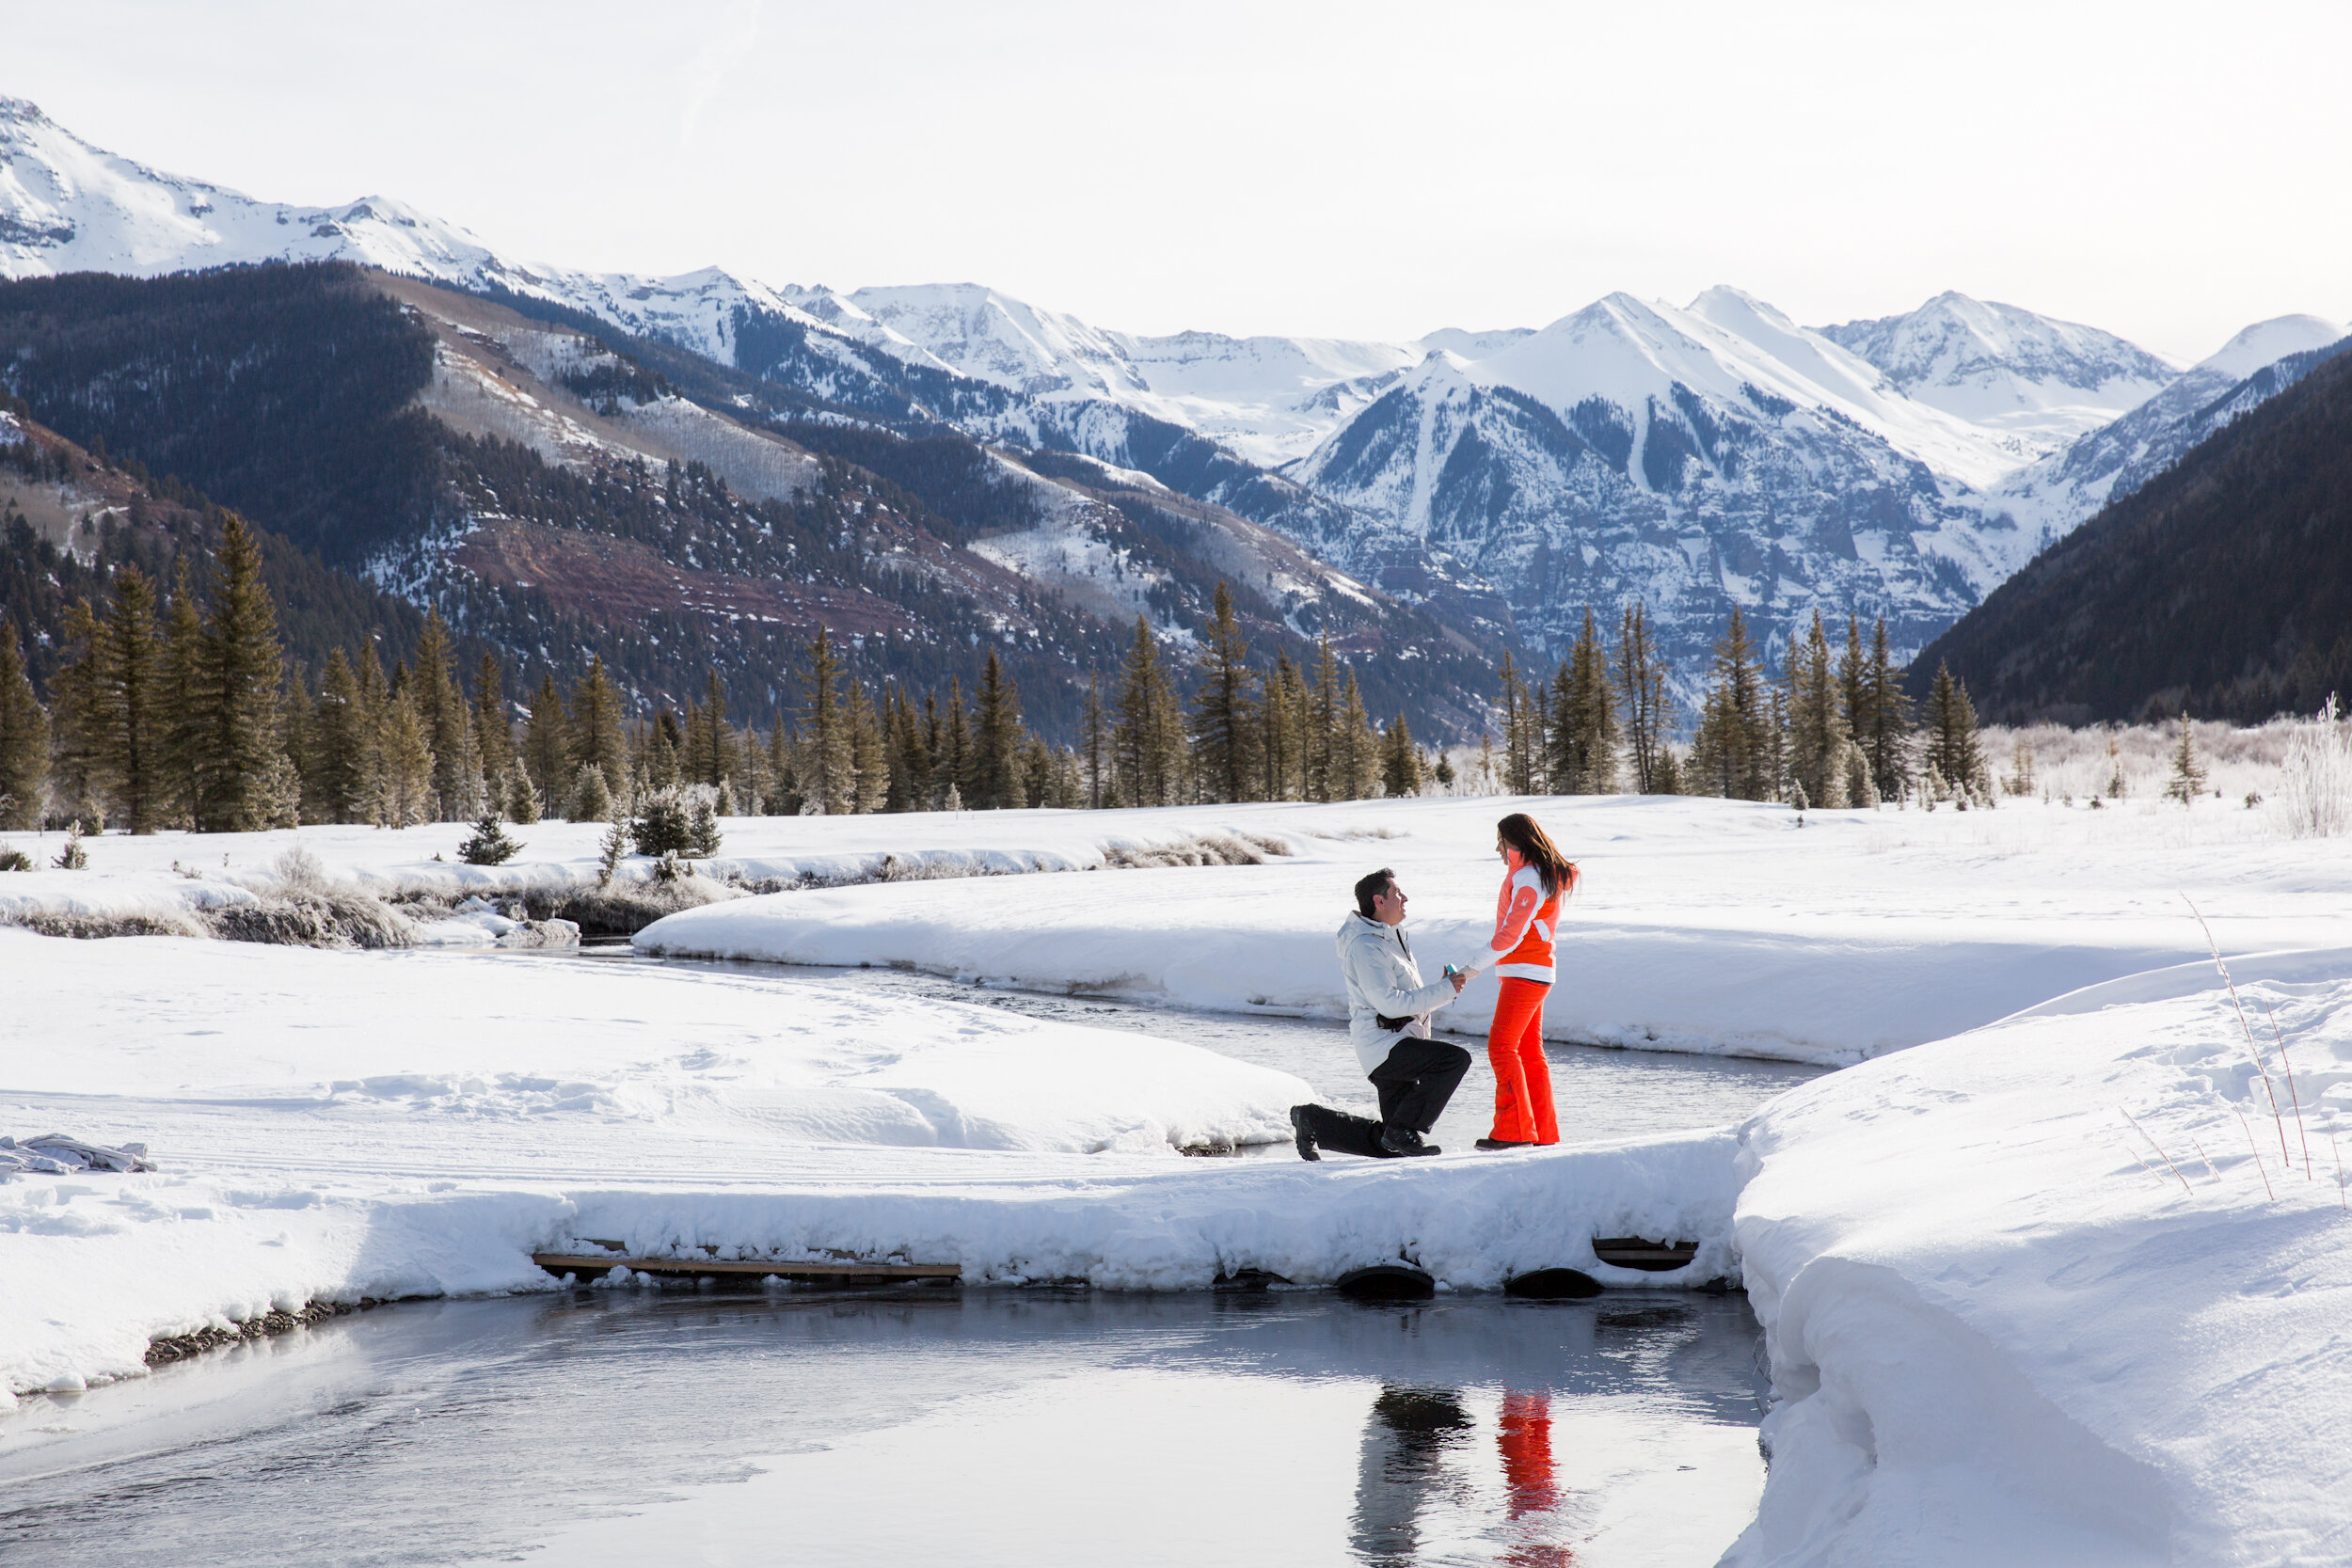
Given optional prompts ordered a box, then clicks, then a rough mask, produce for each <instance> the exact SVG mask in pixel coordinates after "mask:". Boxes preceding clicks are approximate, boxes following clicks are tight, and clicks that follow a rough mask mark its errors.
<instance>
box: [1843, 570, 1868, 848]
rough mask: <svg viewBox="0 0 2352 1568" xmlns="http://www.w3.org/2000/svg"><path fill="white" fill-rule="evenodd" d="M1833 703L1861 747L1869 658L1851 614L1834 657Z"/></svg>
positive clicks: (1864, 732) (1859, 627)
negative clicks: (1843, 644)
mask: <svg viewBox="0 0 2352 1568" xmlns="http://www.w3.org/2000/svg"><path fill="white" fill-rule="evenodd" d="M1837 703H1838V711H1839V712H1840V713H1842V714H1844V715H1845V718H1846V733H1847V734H1848V735H1849V736H1852V737H1853V742H1854V744H1855V745H1856V746H1862V745H1864V744H1865V742H1866V740H1867V737H1868V736H1869V734H1870V725H1869V717H1870V656H1869V655H1868V654H1867V652H1865V651H1864V649H1863V646H1862V620H1861V617H1859V616H1857V615H1855V614H1853V613H1852V612H1851V611H1849V612H1848V613H1847V615H1846V647H1845V651H1844V652H1843V653H1841V654H1839V655H1838V656H1837ZM1848 793H1849V794H1852V793H1853V792H1852V791H1851V790H1850V791H1848ZM1856 803H1857V804H1858V803H1859V799H1858V798H1857V800H1856Z"/></svg>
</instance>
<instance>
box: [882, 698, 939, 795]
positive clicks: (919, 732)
mask: <svg viewBox="0 0 2352 1568" xmlns="http://www.w3.org/2000/svg"><path fill="white" fill-rule="evenodd" d="M883 709H884V712H885V715H886V716H887V721H888V731H889V752H888V756H887V759H886V763H885V766H886V767H887V768H889V771H890V779H889V790H888V792H887V794H886V795H885V796H884V798H883V803H882V809H883V810H884V811H893V812H904V811H921V810H922V809H923V807H924V804H925V803H926V802H927V801H928V800H930V771H931V759H930V749H929V748H927V747H926V746H925V745H924V744H923V721H922V720H921V718H919V717H918V716H917V715H916V713H915V711H914V704H913V703H912V702H910V701H908V700H907V694H906V693H905V692H904V691H903V690H901V689H898V688H897V687H895V686H894V687H892V688H891V689H890V693H889V696H888V698H887V699H886V700H885V702H884V704H883Z"/></svg>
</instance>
